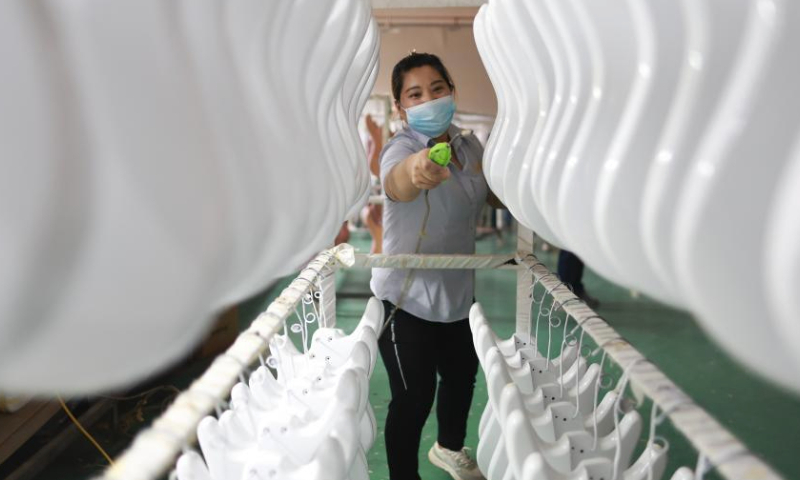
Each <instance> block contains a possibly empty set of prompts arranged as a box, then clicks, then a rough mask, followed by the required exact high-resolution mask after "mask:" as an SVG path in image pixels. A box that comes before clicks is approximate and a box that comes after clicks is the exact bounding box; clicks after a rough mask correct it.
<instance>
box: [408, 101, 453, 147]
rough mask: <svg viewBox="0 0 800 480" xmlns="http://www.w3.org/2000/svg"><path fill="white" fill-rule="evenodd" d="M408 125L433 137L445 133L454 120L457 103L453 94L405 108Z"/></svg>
mask: <svg viewBox="0 0 800 480" xmlns="http://www.w3.org/2000/svg"><path fill="white" fill-rule="evenodd" d="M405 111H406V119H407V120H408V126H409V127H411V128H412V129H414V130H416V131H417V132H419V133H421V134H423V135H426V136H428V137H431V138H436V137H438V136H439V135H441V134H443V133H444V132H446V131H447V129H448V128H449V127H450V122H452V121H453V114H454V113H456V104H455V102H454V101H453V96H452V95H448V96H446V97H442V98H437V99H436V100H431V101H430V102H425V103H422V104H419V105H415V106H413V107H409V108H406V109H405Z"/></svg>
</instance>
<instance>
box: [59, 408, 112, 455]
mask: <svg viewBox="0 0 800 480" xmlns="http://www.w3.org/2000/svg"><path fill="white" fill-rule="evenodd" d="M57 398H58V402H59V403H60V404H61V408H63V409H64V411H65V412H66V413H67V416H68V417H69V419H70V420H72V423H74V424H75V426H76V427H77V428H78V430H80V432H81V433H82V434H83V436H84V437H86V438H87V439H88V440H89V441H90V442H92V445H94V447H95V448H96V449H97V450H98V451H99V452H100V453H101V454H102V455H103V456H104V457H105V459H106V460H108V463H109V464H110V465H112V466H113V465H114V460H112V459H111V456H110V455H109V454H108V453H106V451H105V450H103V447H101V446H100V444H99V443H97V440H95V439H94V437H93V436H92V435H91V434H90V433H89V432H87V431H86V429H85V428H83V425H81V422H79V421H78V419H77V418H75V415H73V414H72V411H71V410H70V409H69V407H67V404H66V403H64V399H62V398H61V396H60V395H59V396H58V397H57Z"/></svg>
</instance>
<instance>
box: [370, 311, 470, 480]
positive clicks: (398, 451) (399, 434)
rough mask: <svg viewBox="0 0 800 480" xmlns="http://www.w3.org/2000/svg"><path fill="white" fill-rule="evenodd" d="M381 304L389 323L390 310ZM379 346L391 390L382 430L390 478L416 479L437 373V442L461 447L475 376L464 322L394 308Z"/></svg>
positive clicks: (456, 447)
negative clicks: (428, 318) (429, 318)
mask: <svg viewBox="0 0 800 480" xmlns="http://www.w3.org/2000/svg"><path fill="white" fill-rule="evenodd" d="M383 304H384V308H385V311H386V318H387V319H388V317H389V315H390V314H391V312H392V311H394V308H395V307H394V305H393V304H391V303H389V302H387V301H384V302H383ZM378 346H379V347H380V352H381V357H382V358H383V363H384V365H385V366H386V371H387V372H388V374H389V387H390V388H391V391H392V401H391V402H390V403H389V412H388V415H387V417H386V430H385V438H386V457H387V460H388V465H389V478H390V479H391V480H419V478H420V477H419V473H418V467H419V464H418V463H419V462H418V460H417V458H418V455H419V447H420V437H421V436H422V427H423V426H424V425H425V421H426V420H427V418H428V414H429V413H430V411H431V407H432V406H433V399H434V397H435V396H436V394H437V388H436V387H437V385H436V381H437V374H438V377H439V385H438V395H439V398H438V401H437V404H436V418H437V420H438V423H439V433H438V438H437V440H438V442H439V444H440V445H441V446H442V447H444V448H447V449H450V450H461V448H463V446H464V438H465V437H466V435H467V417H468V415H469V409H470V406H471V404H472V393H473V391H474V389H475V375H476V374H477V373H478V357H477V356H476V354H475V347H474V346H473V343H472V333H471V331H470V327H469V321H468V320H467V319H464V320H459V321H457V322H453V323H437V322H429V321H426V320H422V319H421V318H418V317H415V316H414V315H411V314H410V313H408V312H406V311H403V310H398V311H397V313H396V314H395V316H394V318H393V319H392V321H391V322H389V323H388V324H387V325H386V327H385V328H384V331H383V334H382V335H381V338H380V339H379V340H378ZM426 448H427V446H426Z"/></svg>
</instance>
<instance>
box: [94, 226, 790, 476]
mask: <svg viewBox="0 0 800 480" xmlns="http://www.w3.org/2000/svg"><path fill="white" fill-rule="evenodd" d="M533 247H534V234H533V233H532V232H531V231H530V230H527V229H525V228H524V227H522V226H519V229H518V235H517V252H516V254H515V255H365V254H355V252H354V250H353V248H352V247H351V246H349V245H346V244H344V245H339V246H338V247H335V248H332V249H329V250H325V251H323V252H322V253H320V254H319V255H318V256H317V257H316V258H314V260H312V261H311V262H310V263H309V264H308V266H306V268H305V269H303V270H302V271H301V272H300V274H299V275H298V276H297V278H295V279H294V280H293V281H292V282H291V283H290V284H289V286H288V287H287V288H286V289H284V290H283V292H282V293H281V295H280V296H279V297H278V298H276V299H275V301H273V302H272V303H271V304H270V305H269V307H268V308H267V310H266V311H265V312H263V313H262V314H260V315H259V316H258V317H257V318H256V319H255V320H254V321H253V322H252V324H251V325H250V326H249V328H247V330H245V331H244V332H242V333H241V334H240V335H239V337H238V338H237V339H236V341H235V342H234V343H233V345H231V347H230V348H229V349H228V350H227V351H226V352H225V353H223V354H221V355H220V356H218V357H217V358H216V359H215V360H214V362H213V363H212V364H211V365H210V366H209V367H208V369H207V370H206V371H205V372H204V373H203V374H202V375H201V376H200V377H199V378H197V379H196V380H195V381H194V382H193V383H192V384H191V385H190V387H189V388H188V389H187V390H185V391H183V392H182V393H181V394H180V395H178V397H177V398H176V399H175V401H174V402H173V404H172V405H171V406H170V407H169V408H168V409H167V410H166V411H165V412H164V413H163V414H162V415H161V416H160V417H158V418H157V419H156V420H155V421H154V422H153V424H152V425H151V426H150V427H148V428H147V429H145V430H143V431H142V432H141V433H139V434H138V435H137V436H136V438H135V439H134V440H133V442H132V444H131V445H130V447H129V448H128V449H127V450H125V451H124V452H123V453H122V454H121V456H120V457H119V458H117V459H116V461H115V463H114V465H113V466H111V467H109V468H108V469H106V470H105V472H104V473H103V474H102V475H101V476H99V477H97V478H98V479H101V480H156V479H158V478H161V477H163V476H164V475H165V474H166V473H167V472H169V471H170V470H172V468H173V466H174V465H175V461H176V458H177V456H178V455H179V454H180V453H181V452H182V451H184V450H186V449H187V448H189V445H190V444H191V443H192V442H193V441H194V438H195V432H196V429H197V425H198V423H199V422H200V420H201V419H202V418H203V417H205V416H206V415H209V414H211V413H212V412H214V411H215V410H216V409H218V408H219V406H220V405H221V404H222V403H223V402H224V401H225V400H226V399H227V398H228V396H229V394H230V391H231V388H232V387H233V386H234V384H235V383H236V382H238V381H240V380H243V379H244V372H246V371H247V370H248V368H249V366H250V365H253V364H255V363H256V362H258V361H259V359H263V358H264V356H265V355H266V354H267V351H268V345H269V340H270V339H271V338H272V336H273V335H275V334H276V333H278V332H279V331H281V330H282V329H283V328H284V325H285V323H286V321H287V319H289V317H290V316H291V315H292V314H294V312H295V309H296V308H297V307H298V306H299V305H301V304H302V302H303V298H304V297H307V296H308V295H309V294H310V293H312V292H315V291H316V292H319V293H318V294H317V295H318V300H319V305H320V309H321V312H320V315H319V321H320V326H323V327H331V326H334V325H335V323H336V291H335V273H336V271H337V270H338V269H340V268H373V267H388V268H404V269H407V268H415V269H420V268H422V269H427V268H436V269H469V270H472V269H509V270H516V275H517V292H516V332H517V334H521V335H530V329H531V302H532V298H533V297H532V295H533V287H534V286H536V285H537V284H538V285H541V286H543V287H544V288H545V289H546V290H547V292H548V294H549V295H551V296H552V297H553V302H554V303H553V307H551V309H552V308H561V309H562V310H564V311H565V312H566V314H567V315H569V316H570V317H572V318H573V319H574V321H575V322H577V325H579V326H580V328H582V329H583V331H584V332H585V334H586V335H589V336H590V337H591V338H592V339H593V340H594V342H595V343H596V344H597V345H599V346H600V347H599V348H602V349H603V351H604V352H605V355H606V356H607V358H609V359H611V360H613V361H614V362H615V363H616V364H617V365H619V367H620V368H622V369H623V371H624V372H625V375H626V377H627V381H628V383H629V385H631V387H632V388H636V389H638V391H639V392H642V393H643V394H644V395H646V396H647V397H648V398H650V399H651V400H652V401H653V403H654V404H655V405H657V406H658V407H659V409H660V410H661V411H662V412H663V415H665V416H666V417H667V418H669V419H670V421H671V423H672V424H673V426H674V427H675V428H676V429H677V430H678V431H680V432H681V433H682V434H683V435H684V436H685V437H686V438H687V439H688V440H689V442H690V443H691V444H692V445H693V446H694V448H695V449H696V450H697V451H698V454H699V459H700V461H699V462H698V468H702V466H703V465H705V468H710V467H713V468H716V470H717V471H718V472H719V473H721V474H722V476H724V477H725V478H727V479H729V480H782V477H781V476H780V475H778V474H777V473H776V472H775V471H774V470H773V469H772V468H771V467H770V466H769V465H767V464H766V463H764V462H763V461H762V460H761V459H759V458H758V457H757V456H755V455H754V454H753V453H752V452H750V451H749V450H748V449H747V447H746V446H745V445H744V444H743V443H742V442H741V441H740V440H738V439H737V438H736V437H735V436H734V435H733V434H731V433H730V432H729V431H728V430H727V429H725V428H724V427H723V426H722V425H720V423H719V422H717V420H715V419H714V418H713V417H712V416H711V415H709V414H708V412H706V411H705V410H704V409H703V408H702V407H700V406H699V405H697V404H695V403H694V402H693V401H692V400H691V398H690V397H689V396H688V395H687V394H686V393H684V392H683V391H682V390H681V389H680V388H679V387H678V386H677V385H675V383H674V382H672V381H671V380H670V379H669V378H668V377H667V376H666V375H665V374H664V373H663V372H661V370H660V369H659V368H658V367H657V366H656V365H654V364H653V363H652V362H649V361H648V360H647V359H646V358H645V357H644V356H643V355H642V354H641V353H640V352H639V351H637V350H636V349H635V348H634V346H633V345H631V344H630V343H628V342H627V341H626V340H625V339H624V338H623V337H622V336H621V335H619V334H618V333H617V332H616V331H615V330H614V329H613V328H612V327H611V326H609V325H608V324H607V323H606V322H605V321H603V319H602V318H601V317H599V316H598V315H597V314H596V313H595V312H594V311H593V310H592V309H590V308H589V307H587V306H586V305H585V304H584V303H583V302H581V301H580V300H579V299H578V298H577V297H576V296H575V295H574V294H573V293H572V291H571V290H570V289H569V288H567V287H566V285H565V284H564V283H563V282H561V281H560V280H559V279H558V277H556V275H555V274H553V273H552V272H550V271H549V270H548V269H547V267H545V265H544V264H543V263H541V262H540V261H539V260H538V259H537V258H536V256H535V255H534V254H533V251H534V248H533Z"/></svg>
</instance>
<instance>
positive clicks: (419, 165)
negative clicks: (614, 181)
mask: <svg viewBox="0 0 800 480" xmlns="http://www.w3.org/2000/svg"><path fill="white" fill-rule="evenodd" d="M391 83H392V95H393V96H394V101H395V106H396V107H397V110H398V111H399V113H400V117H401V118H402V119H403V121H404V128H403V129H402V130H400V131H399V132H398V133H397V134H396V135H395V136H394V138H392V139H391V140H390V141H389V142H388V143H387V145H386V146H385V147H384V148H383V151H382V152H381V157H380V172H381V183H382V185H383V188H384V193H385V196H386V201H385V202H384V213H383V227H384V236H383V252H384V253H386V254H398V253H423V254H454V253H462V254H472V253H475V230H476V222H477V221H478V217H479V215H480V211H481V208H482V207H483V205H484V204H485V203H486V202H487V199H489V200H490V203H491V204H492V205H493V206H498V207H501V205H500V204H499V202H498V201H497V200H496V198H495V197H494V196H493V195H491V192H490V191H489V188H488V186H487V184H486V179H485V178H484V176H483V171H482V169H481V158H482V155H483V148H482V146H481V144H480V142H479V141H478V140H477V138H475V136H473V135H472V134H471V133H469V132H462V131H461V130H460V129H459V128H458V127H456V126H455V125H453V124H452V123H451V121H452V119H453V113H454V112H455V109H456V107H455V103H454V98H453V97H454V94H455V85H454V84H453V80H452V79H451V77H450V74H449V73H448V72H447V69H446V68H445V67H444V65H443V64H442V62H441V60H439V58H438V57H437V56H435V55H431V54H427V53H412V54H410V55H408V56H407V57H405V58H403V59H402V60H401V61H400V62H399V63H398V64H397V65H395V67H394V70H393V71H392V81H391ZM451 141H452V161H451V163H450V164H449V165H448V166H446V167H442V166H439V165H438V164H436V163H434V162H433V161H431V160H430V159H429V158H428V152H429V151H430V148H431V147H432V146H433V145H435V144H436V143H439V142H451ZM474 285H475V274H474V272H473V271H466V270H424V269H418V270H404V269H389V268H376V269H373V272H372V282H371V288H372V291H373V292H374V294H375V296H376V297H378V298H380V299H381V300H383V302H384V306H385V310H386V322H385V325H384V331H383V334H382V335H381V337H380V340H379V346H380V352H381V357H382V358H383V362H384V364H385V365H386V370H387V372H388V375H389V385H390V388H391V392H392V401H391V403H390V404H389V412H388V415H387V418H386V431H385V437H386V453H387V459H388V465H389V474H390V478H391V480H417V479H419V478H420V477H419V473H418V461H417V456H418V452H419V446H420V437H421V434H422V427H423V425H424V424H425V420H426V419H427V418H428V414H429V413H430V410H431V407H432V405H433V400H434V396H436V394H437V374H438V377H439V382H438V401H437V407H436V417H437V420H438V426H439V432H438V438H437V442H436V443H434V444H433V446H432V447H431V449H430V451H429V452H428V458H429V459H430V461H431V462H432V463H433V464H434V465H436V466H438V467H440V468H442V469H444V470H446V471H447V472H448V473H450V474H451V475H452V476H453V478H455V479H457V480H473V479H483V476H482V475H481V473H480V471H479V470H478V468H477V466H476V464H475V462H474V461H473V460H472V459H471V458H470V457H469V456H468V455H467V453H466V452H465V450H464V438H465V436H466V431H467V416H468V414H469V410H470V405H471V403H472V393H473V389H474V386H475V375H476V374H477V370H478V359H477V357H476V355H475V349H474V347H473V343H472V335H471V332H470V327H469V321H468V315H469V309H470V306H471V305H472V303H473V302H474Z"/></svg>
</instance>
